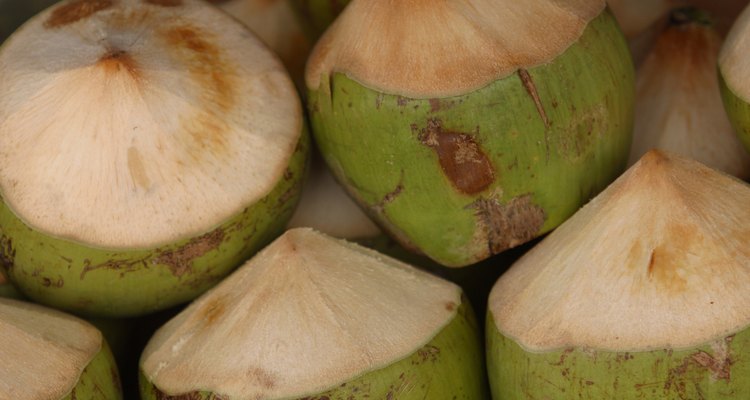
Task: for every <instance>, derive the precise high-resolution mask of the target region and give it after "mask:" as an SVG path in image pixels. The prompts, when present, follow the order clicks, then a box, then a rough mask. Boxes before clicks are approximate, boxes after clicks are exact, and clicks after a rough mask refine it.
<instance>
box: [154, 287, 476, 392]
mask: <svg viewBox="0 0 750 400" xmlns="http://www.w3.org/2000/svg"><path fill="white" fill-rule="evenodd" d="M480 341H481V339H480V336H479V328H478V326H477V322H476V318H475V316H474V312H473V311H472V309H471V306H470V305H468V303H467V302H466V301H465V299H464V301H462V303H461V305H460V306H459V307H458V310H457V313H456V317H455V318H454V319H453V320H452V321H451V322H450V323H448V325H446V327H445V328H443V329H442V330H441V331H440V332H439V333H438V334H437V336H435V338H433V339H432V340H431V341H430V342H429V343H427V344H426V345H425V346H423V347H421V348H420V349H419V350H417V351H416V352H414V353H413V354H411V355H409V356H407V357H406V358H404V359H402V360H400V361H397V362H395V363H393V364H391V365H389V366H387V367H385V368H382V369H379V370H376V371H372V372H369V373H366V374H364V375H362V376H360V377H358V378H356V379H353V380H351V381H348V382H342V383H341V384H340V385H338V386H337V387H335V388H333V389H331V390H329V391H326V392H323V393H311V394H309V395H307V396H304V397H300V398H298V399H296V400H365V399H399V400H423V399H431V400H482V399H487V398H489V390H488V388H487V382H486V374H485V370H484V366H483V364H484V361H483V356H482V351H481V342H480ZM140 382H141V399H142V400H169V399H174V400H178V399H187V398H189V399H191V400H235V399H233V398H230V397H226V396H222V395H220V394H216V393H211V392H194V393H189V394H182V395H173V396H170V395H166V394H164V393H162V392H161V391H160V390H159V389H158V388H156V387H155V386H154V385H153V384H152V383H151V382H149V381H148V379H147V378H146V377H145V376H144V374H143V372H141V379H140ZM269 400H270V399H269ZM279 400H281V399H279ZM285 400H291V399H285Z"/></svg>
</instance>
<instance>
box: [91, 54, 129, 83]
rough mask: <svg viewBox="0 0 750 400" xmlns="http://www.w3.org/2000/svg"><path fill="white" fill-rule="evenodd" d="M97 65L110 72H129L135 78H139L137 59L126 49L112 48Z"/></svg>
mask: <svg viewBox="0 0 750 400" xmlns="http://www.w3.org/2000/svg"><path fill="white" fill-rule="evenodd" d="M97 65H99V66H101V67H102V68H104V70H105V71H106V72H107V73H109V74H116V73H119V72H122V71H125V72H127V73H128V74H130V76H132V77H133V78H135V79H137V78H138V73H137V72H138V69H137V68H136V63H135V60H133V58H132V57H131V56H130V54H128V53H127V52H126V51H124V50H112V51H110V52H108V53H106V54H104V55H103V56H102V57H101V58H100V59H99V62H98V63H97Z"/></svg>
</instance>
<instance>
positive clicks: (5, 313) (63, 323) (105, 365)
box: [0, 298, 122, 400]
mask: <svg viewBox="0 0 750 400" xmlns="http://www.w3.org/2000/svg"><path fill="white" fill-rule="evenodd" d="M0 360H3V362H2V365H0V398H3V399H19V400H24V399H49V400H75V399H108V400H109V399H111V400H116V399H121V398H122V394H121V392H120V383H119V376H118V373H117V366H116V365H115V362H114V359H113V357H112V354H111V352H110V350H109V347H108V346H107V343H106V342H105V341H104V338H103V337H102V334H101V332H99V331H98V330H97V329H96V328H95V327H93V326H92V325H90V324H88V323H86V322H85V321H83V320H80V319H78V318H75V317H73V316H70V315H67V314H64V313H62V312H59V311H56V310H52V309H48V308H45V307H41V306H38V305H35V304H31V303H26V302H22V301H17V300H10V299H1V298H0Z"/></svg>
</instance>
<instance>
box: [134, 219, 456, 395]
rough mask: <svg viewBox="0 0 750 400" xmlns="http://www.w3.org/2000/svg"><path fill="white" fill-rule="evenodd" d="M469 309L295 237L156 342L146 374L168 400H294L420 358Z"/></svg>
mask: <svg viewBox="0 0 750 400" xmlns="http://www.w3.org/2000/svg"><path fill="white" fill-rule="evenodd" d="M460 302H461V296H460V289H459V288H458V287H457V286H455V285H453V284H451V283H449V282H446V281H443V280H441V279H439V278H436V277H434V276H432V275H429V274H427V273H425V272H421V271H419V270H416V269H415V268H412V267H410V266H408V265H406V264H403V263H400V262H398V261H396V260H393V259H390V258H387V257H385V256H383V255H380V254H378V253H376V252H374V251H371V250H368V249H365V248H362V247H360V246H357V245H354V244H349V243H345V242H343V241H338V240H335V239H332V238H329V237H327V236H324V235H322V234H319V233H317V232H314V231H312V230H309V229H295V230H291V231H288V232H287V233H286V234H285V235H284V236H282V237H281V238H279V239H277V241H275V242H274V243H273V244H271V245H270V246H269V247H267V248H266V249H265V250H263V251H262V252H261V253H259V254H258V255H257V256H256V257H255V258H253V259H252V260H251V261H250V262H248V263H247V264H245V265H244V266H243V267H241V268H240V269H239V270H237V272H235V273H234V274H233V275H231V276H230V277H229V278H228V279H226V280H225V281H224V282H222V283H221V284H220V285H219V286H217V287H216V288H215V289H213V290H211V291H210V292H208V293H207V294H206V295H204V296H203V297H201V298H200V299H198V300H197V301H196V302H194V303H193V304H191V305H190V306H189V307H188V308H187V309H186V310H185V311H183V312H182V313H180V314H179V315H178V316H177V317H175V318H174V319H173V320H171V321H170V322H169V323H167V324H166V325H165V326H164V327H162V328H161V329H160V330H159V331H157V333H156V334H155V335H154V337H153V338H152V339H151V341H150V342H149V344H148V346H147V347H146V349H145V351H144V353H143V355H142V357H141V366H142V371H143V372H144V373H145V376H146V377H147V378H148V379H149V381H151V382H153V383H154V384H155V385H156V387H157V388H159V389H160V390H162V391H163V392H165V393H166V394H169V395H177V394H181V393H188V392H192V391H197V390H209V391H212V392H215V393H219V394H221V395H224V396H227V397H229V398H232V399H247V400H250V399H260V398H263V399H271V398H273V399H277V398H296V397H300V396H303V395H307V394H310V393H317V392H320V391H323V390H326V389H330V388H332V387H333V386H337V385H339V384H341V383H343V382H346V381H348V380H350V379H352V378H354V377H356V376H359V375H361V374H364V373H366V372H369V371H372V370H375V369H379V368H381V367H384V366H386V365H388V364H390V363H393V362H395V361H397V360H400V359H402V358H404V357H406V356H408V355H409V354H412V353H413V352H415V351H416V350H417V349H419V348H420V347H422V346H424V345H425V344H426V343H428V342H429V341H430V340H432V338H433V337H434V336H435V335H436V334H437V333H438V332H439V331H440V330H441V329H442V328H443V327H444V326H445V325H447V324H448V323H449V322H450V321H451V320H452V319H453V318H454V317H455V315H456V309H457V308H458V306H459V305H460Z"/></svg>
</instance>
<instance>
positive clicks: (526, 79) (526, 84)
mask: <svg viewBox="0 0 750 400" xmlns="http://www.w3.org/2000/svg"><path fill="white" fill-rule="evenodd" d="M518 77H519V78H520V79H521V83H522V84H523V88H524V89H526V93H528V95H529V97H531V100H533V101H534V106H535V107H536V111H537V113H539V118H541V120H542V122H543V123H544V127H545V128H548V129H549V127H550V123H549V118H547V112H546V111H544V105H542V100H541V99H540V98H539V92H537V90H536V84H534V80H533V79H532V78H531V75H530V74H529V71H527V70H525V69H523V68H520V69H519V70H518Z"/></svg>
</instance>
